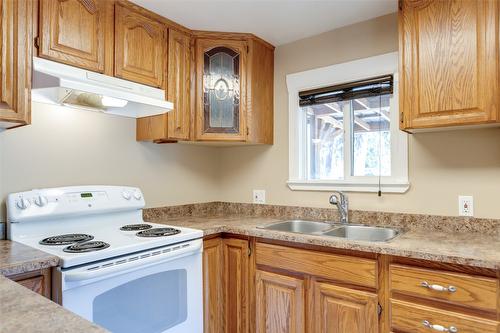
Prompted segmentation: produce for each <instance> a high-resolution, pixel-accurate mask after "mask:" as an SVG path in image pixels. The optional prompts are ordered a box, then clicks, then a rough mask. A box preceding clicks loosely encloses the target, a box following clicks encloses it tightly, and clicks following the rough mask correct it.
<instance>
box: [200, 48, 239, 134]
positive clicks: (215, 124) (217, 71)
mask: <svg viewBox="0 0 500 333" xmlns="http://www.w3.org/2000/svg"><path fill="white" fill-rule="evenodd" d="M196 43H197V44H196V80H197V82H196V84H197V89H196V91H197V93H196V114H197V116H196V139H197V140H207V141H245V139H246V112H245V111H246V90H245V89H246V85H245V83H246V75H245V74H246V55H247V46H246V42H244V41H226V40H222V41H221V40H209V39H199V40H198V41H197V42H196Z"/></svg>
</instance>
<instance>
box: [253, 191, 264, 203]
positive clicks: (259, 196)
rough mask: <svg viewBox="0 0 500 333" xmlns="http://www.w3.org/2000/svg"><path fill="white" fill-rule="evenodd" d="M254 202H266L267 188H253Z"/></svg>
mask: <svg viewBox="0 0 500 333" xmlns="http://www.w3.org/2000/svg"><path fill="white" fill-rule="evenodd" d="M253 203H255V204H265V203H266V190H253Z"/></svg>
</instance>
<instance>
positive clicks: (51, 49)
mask: <svg viewBox="0 0 500 333" xmlns="http://www.w3.org/2000/svg"><path fill="white" fill-rule="evenodd" d="M112 18H113V3H112V2H111V1H98V0H41V1H40V19H39V24H40V36H39V38H40V48H39V56H40V57H42V58H47V59H50V60H54V61H57V62H62V63H65V64H69V65H72V66H77V67H82V68H85V69H88V70H91V71H95V72H101V73H103V72H105V69H106V71H107V72H109V73H108V74H112V66H113V64H112V60H113V58H112V56H113V19H112ZM106 65H107V66H106ZM106 67H107V68H106Z"/></svg>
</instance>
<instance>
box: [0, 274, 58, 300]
mask: <svg viewBox="0 0 500 333" xmlns="http://www.w3.org/2000/svg"><path fill="white" fill-rule="evenodd" d="M7 278H8V279H11V280H12V281H15V282H17V283H19V284H20V285H22V286H24V287H26V288H28V289H30V290H32V291H34V292H36V293H38V294H40V295H42V296H45V297H47V298H48V299H50V298H51V292H52V289H51V283H52V281H51V274H50V269H42V270H38V271H33V272H26V273H21V274H16V275H9V276H7Z"/></svg>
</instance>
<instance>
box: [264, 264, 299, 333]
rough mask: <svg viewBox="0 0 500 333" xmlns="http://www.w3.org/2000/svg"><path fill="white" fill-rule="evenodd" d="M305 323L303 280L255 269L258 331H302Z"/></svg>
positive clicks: (286, 332) (269, 332) (284, 332)
mask: <svg viewBox="0 0 500 333" xmlns="http://www.w3.org/2000/svg"><path fill="white" fill-rule="evenodd" d="M304 327H305V287H304V280H302V279H297V278H293V277H288V276H284V275H279V274H274V273H270V272H266V271H260V270H258V271H257V272H256V328H257V332H258V333H302V332H304Z"/></svg>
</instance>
